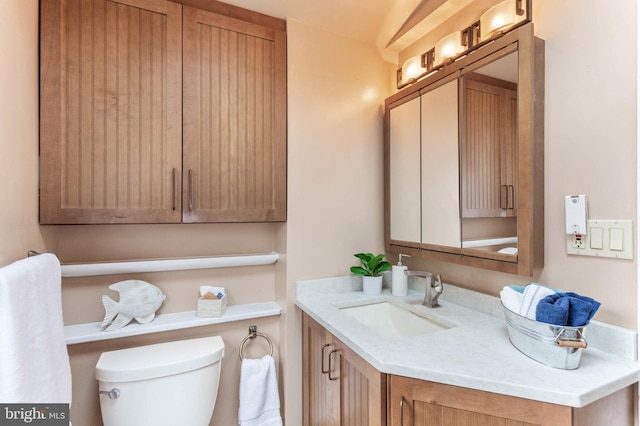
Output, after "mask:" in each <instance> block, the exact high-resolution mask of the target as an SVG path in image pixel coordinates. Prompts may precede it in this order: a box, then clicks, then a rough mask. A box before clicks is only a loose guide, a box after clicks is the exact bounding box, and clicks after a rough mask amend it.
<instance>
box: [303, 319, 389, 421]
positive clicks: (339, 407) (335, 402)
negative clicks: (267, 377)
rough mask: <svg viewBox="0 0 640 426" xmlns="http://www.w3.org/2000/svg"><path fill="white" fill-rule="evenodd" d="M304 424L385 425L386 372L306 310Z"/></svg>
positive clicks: (304, 329) (304, 335) (304, 330)
mask: <svg viewBox="0 0 640 426" xmlns="http://www.w3.org/2000/svg"><path fill="white" fill-rule="evenodd" d="M302 356H303V424H304V425H306V426H319V425H322V426H327V425H332V426H341V425H349V426H378V425H380V426H382V425H386V424H387V423H386V422H387V415H386V391H387V384H386V377H387V376H386V375H385V374H383V373H380V372H379V371H377V370H376V369H375V368H373V367H372V366H371V365H370V364H369V363H367V362H366V361H365V360H363V359H362V358H361V357H360V356H358V355H357V354H356V353H355V352H353V351H352V350H351V349H349V348H348V347H347V346H346V345H345V344H344V343H342V342H341V341H340V340H339V339H337V338H336V337H335V336H333V335H332V334H331V333H329V332H328V331H327V330H326V329H325V328H324V327H322V326H321V325H320V324H318V323H317V322H316V321H315V320H313V319H312V318H311V317H309V316H308V315H307V314H303V351H302Z"/></svg>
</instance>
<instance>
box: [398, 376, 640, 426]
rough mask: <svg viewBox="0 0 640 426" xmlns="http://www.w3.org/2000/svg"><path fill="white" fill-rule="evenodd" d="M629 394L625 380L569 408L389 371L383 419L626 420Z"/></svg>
mask: <svg viewBox="0 0 640 426" xmlns="http://www.w3.org/2000/svg"><path fill="white" fill-rule="evenodd" d="M633 395H634V390H633V387H632V386H629V387H627V388H625V389H622V390H620V391H618V392H616V393H614V394H612V395H609V396H607V397H605V398H602V399H600V400H598V401H596V402H594V403H592V404H590V405H587V406H586V407H582V408H572V407H567V406H562V405H556V404H550V403H546V402H540V401H533V400H529V399H523V398H516V397H513V396H506V395H500V394H495V393H490V392H483V391H478V390H473V389H467V388H461V387H457V386H450V385H443V384H439V383H433V382H428V381H424V380H417V379H410V378H406V377H400V376H393V375H391V376H389V407H390V413H389V425H390V426H405V425H412V426H421V425H425V426H426V425H429V426H472V425H504V426H534V425H538V426H602V425H616V426H625V425H628V426H631V425H633V422H634V417H633V411H634V408H633V405H634V397H633Z"/></svg>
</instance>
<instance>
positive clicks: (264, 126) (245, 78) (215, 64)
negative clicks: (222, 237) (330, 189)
mask: <svg viewBox="0 0 640 426" xmlns="http://www.w3.org/2000/svg"><path fill="white" fill-rule="evenodd" d="M285 43H286V40H285V33H284V32H283V31H280V30H275V29H272V28H267V27H263V26H260V25H256V24H253V23H248V22H244V21H240V20H236V19H233V18H229V17H225V16H222V15H218V14H215V13H212V12H208V11H202V10H197V9H193V8H189V7H186V6H185V7H184V64H183V66H184V85H183V95H184V98H183V100H184V112H183V132H184V134H183V137H184V140H183V146H184V154H183V156H184V157H183V161H184V171H183V193H184V195H185V196H184V199H183V222H265V221H284V220H286V125H285V123H286V50H285V49H286V46H285Z"/></svg>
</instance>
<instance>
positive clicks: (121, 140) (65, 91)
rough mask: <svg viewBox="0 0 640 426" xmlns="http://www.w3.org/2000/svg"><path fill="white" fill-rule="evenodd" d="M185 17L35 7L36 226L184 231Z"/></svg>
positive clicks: (155, 3)
mask: <svg viewBox="0 0 640 426" xmlns="http://www.w3.org/2000/svg"><path fill="white" fill-rule="evenodd" d="M181 10H182V7H181V6H180V5H177V4H175V3H172V2H170V1H164V0H42V1H41V34H40V42H41V47H40V49H41V50H40V52H41V53H40V56H41V64H40V194H41V198H40V223H42V224H65V223H66V224H80V223H82V224H85V223H145V222H147V223H150V222H151V223H153V222H180V217H181V204H180V199H179V191H180V182H179V179H180V176H181V174H182V169H181V144H182V129H181V111H182V100H181V99H182V94H181V90H182V88H181V85H182V69H181V57H182V44H181V39H182V15H181Z"/></svg>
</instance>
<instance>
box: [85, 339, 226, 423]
mask: <svg viewBox="0 0 640 426" xmlns="http://www.w3.org/2000/svg"><path fill="white" fill-rule="evenodd" d="M223 357H224V342H223V341H222V338H221V337H220V336H213V337H204V338H200V339H191V340H181V341H177V342H168V343H160V344H157V345H149V346H139V347H135V348H129V349H122V350H118V351H112V352H104V353H102V354H101V355H100V358H99V359H98V363H97V364H96V379H97V380H98V383H99V386H98V387H99V391H100V409H101V411H102V421H103V422H104V426H145V425H153V426H159V425H167V426H175V425H189V426H205V425H208V424H209V422H210V420H211V416H212V415H213V408H214V406H215V403H216V397H217V395H218V383H219V381H220V365H221V364H222V362H221V361H222V358H223Z"/></svg>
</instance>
